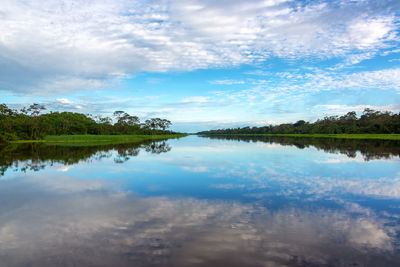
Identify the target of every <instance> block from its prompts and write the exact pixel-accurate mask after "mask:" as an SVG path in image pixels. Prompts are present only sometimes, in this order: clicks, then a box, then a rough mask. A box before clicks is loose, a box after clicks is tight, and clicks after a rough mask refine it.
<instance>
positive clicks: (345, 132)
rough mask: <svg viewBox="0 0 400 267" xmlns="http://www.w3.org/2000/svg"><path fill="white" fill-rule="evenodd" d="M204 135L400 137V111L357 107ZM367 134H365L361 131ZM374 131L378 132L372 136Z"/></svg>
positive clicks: (212, 131) (203, 133)
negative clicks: (360, 110)
mask: <svg viewBox="0 0 400 267" xmlns="http://www.w3.org/2000/svg"><path fill="white" fill-rule="evenodd" d="M198 134H202V135H226V134H253V135H254V134H256V135H260V134H261V135H265V134H267V135H281V134H285V135H298V136H299V135H302V136H312V137H333V136H332V135H337V136H336V137H337V138H361V139H364V138H368V136H369V138H374V139H376V138H377V139H398V138H399V136H398V135H396V134H400V113H399V114H394V113H392V112H388V111H384V112H381V111H375V110H372V109H368V108H367V109H365V110H364V112H363V113H362V115H361V116H360V117H357V114H356V112H355V111H352V112H348V113H347V114H346V115H344V116H340V117H339V116H331V117H325V118H324V119H319V120H317V121H316V122H314V123H310V122H306V121H304V120H299V121H297V122H296V123H285V124H280V125H275V126H274V125H267V126H263V127H244V128H233V129H219V130H210V131H204V132H199V133H198ZM360 134H364V135H360ZM371 134H373V135H374V136H371Z"/></svg>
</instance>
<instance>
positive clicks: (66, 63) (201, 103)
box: [0, 0, 400, 131]
mask: <svg viewBox="0 0 400 267" xmlns="http://www.w3.org/2000/svg"><path fill="white" fill-rule="evenodd" d="M0 96H1V100H0V102H4V103H7V104H9V105H10V106H13V107H16V108H17V107H21V106H22V105H28V104H30V103H32V102H39V103H43V104H45V105H46V106H47V108H48V109H51V110H59V111H63V110H66V111H75V112H81V113H92V114H104V115H111V113H112V112H113V111H114V110H117V109H118V110H124V111H127V112H128V113H130V114H134V115H138V116H139V117H141V118H142V119H146V118H149V117H154V116H157V117H163V118H168V119H170V120H171V121H173V123H174V126H173V127H174V129H175V130H182V131H198V130H205V129H212V128H218V127H231V126H244V125H263V124H267V123H282V122H291V121H296V120H298V119H306V120H310V121H313V120H315V119H316V118H318V117H323V116H325V115H333V114H335V115H336V114H338V115H340V114H343V113H346V112H347V111H350V110H355V111H357V112H359V113H361V112H362V110H363V109H364V108H365V107H369V108H374V109H380V110H390V111H394V112H399V111H400V104H399V103H400V2H399V1H397V0H393V1H392V0H375V1H372V0H371V1H368V0H353V1H352V0H341V1H340V0H338V1H335V0H331V1H312V0H306V1H290V0H288V1H286V0H264V1H261V0H251V1H238V0H219V1H212V0H201V1H200V0H185V1H183V0H154V1H153V0H151V1H135V0H96V1H95V0H43V1H35V0H2V1H1V5H0Z"/></svg>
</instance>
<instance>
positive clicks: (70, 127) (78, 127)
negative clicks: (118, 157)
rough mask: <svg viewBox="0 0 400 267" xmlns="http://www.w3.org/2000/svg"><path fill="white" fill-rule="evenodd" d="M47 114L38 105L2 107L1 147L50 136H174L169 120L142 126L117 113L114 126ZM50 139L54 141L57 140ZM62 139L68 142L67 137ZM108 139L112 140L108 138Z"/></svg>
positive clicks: (93, 118) (93, 119)
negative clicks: (16, 107) (17, 108)
mask: <svg viewBox="0 0 400 267" xmlns="http://www.w3.org/2000/svg"><path fill="white" fill-rule="evenodd" d="M45 110H46V108H45V107H44V106H43V105H40V104H36V103H35V104H32V105H30V106H29V107H28V108H23V109H21V110H19V111H18V110H13V109H11V108H9V107H8V106H7V105H6V104H0V143H4V142H9V141H15V140H38V139H43V138H44V137H45V136H49V135H87V134H88V135H98V136H100V135H171V134H174V132H171V131H168V130H167V129H168V128H169V127H170V126H171V122H170V121H169V120H166V119H160V118H151V119H148V120H146V121H145V122H144V123H141V122H140V120H139V118H138V117H137V116H132V115H129V114H128V113H126V112H124V111H115V112H114V114H113V117H114V121H115V123H113V119H112V118H109V117H102V116H92V115H85V114H81V113H75V112H49V113H43V111H45ZM49 138H53V139H54V138H55V137H49ZM62 138H64V139H65V137H62ZM79 138H81V137H79ZM89 138H93V137H86V138H85V140H86V139H89ZM100 138H102V137H100ZM135 138H136V137H135ZM137 138H141V137H137ZM108 139H110V137H107V140H108ZM120 139H121V138H120ZM125 139H126V138H125Z"/></svg>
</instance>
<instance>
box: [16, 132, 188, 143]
mask: <svg viewBox="0 0 400 267" xmlns="http://www.w3.org/2000/svg"><path fill="white" fill-rule="evenodd" d="M184 136H186V135H185V134H165V135H49V136H46V137H45V138H44V139H41V140H17V141H11V142H10V143H12V144H22V143H46V144H92V143H94V144H122V143H139V142H144V141H158V140H166V139H171V138H181V137H184Z"/></svg>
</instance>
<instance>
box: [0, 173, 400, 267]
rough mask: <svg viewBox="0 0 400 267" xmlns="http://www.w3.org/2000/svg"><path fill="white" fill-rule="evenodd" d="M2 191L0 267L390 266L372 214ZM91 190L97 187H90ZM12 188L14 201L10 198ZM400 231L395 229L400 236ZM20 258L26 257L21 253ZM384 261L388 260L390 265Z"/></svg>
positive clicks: (36, 187) (391, 229) (384, 228)
mask: <svg viewBox="0 0 400 267" xmlns="http://www.w3.org/2000/svg"><path fill="white" fill-rule="evenodd" d="M48 179H54V177H52V178H50V177H42V178H40V179H38V180H36V183H30V184H28V183H24V182H22V181H16V180H13V181H7V183H3V186H2V187H1V188H0V195H1V201H2V205H1V209H0V258H1V259H2V262H1V264H0V265H1V266H26V265H29V266H66V265H68V266H70V265H73V266H132V264H134V265H135V266H151V265H164V266H188V265H194V266H212V265H214V266H220V265H226V266H265V265H267V266H282V265H291V266H317V265H318V266H320V265H326V266H364V265H366V264H368V265H372V266H378V265H379V266H384V265H385V264H386V265H388V266H390V265H392V266H394V265H395V263H396V262H397V263H398V262H399V257H398V256H397V255H396V254H395V248H394V246H395V244H394V242H393V241H394V239H395V236H394V234H395V230H396V227H395V226H393V225H390V224H388V223H387V219H385V218H379V217H377V216H376V215H374V213H373V212H372V211H368V210H363V209H361V208H359V207H354V206H344V208H343V209H332V208H326V207H319V208H315V207H307V206H306V207H304V206H303V207H299V206H297V205H296V204H295V203H293V204H292V205H287V206H284V207H281V208H280V209H275V208H272V207H265V206H264V205H260V204H258V203H240V202H236V201H222V200H207V199H203V200H201V199H195V198H182V197H177V198H166V197H149V198H138V197H135V196H133V195H130V194H126V193H123V192H121V191H118V190H117V189H116V190H107V188H109V185H107V183H105V184H100V185H99V184H97V186H96V187H93V186H92V185H90V183H92V182H91V181H86V182H82V180H74V179H73V178H71V179H70V182H71V183H76V184H77V185H76V186H75V187H73V189H71V190H65V188H64V189H63V190H62V191H60V188H62V187H63V185H62V184H63V183H64V182H65V181H64V180H60V181H59V182H60V185H59V186H54V183H53V184H51V185H49V184H48ZM96 183H97V182H96ZM10 188H12V193H10V191H9V190H10ZM397 230H398V229H397ZM22 251H23V253H21V252H22ZM389 256H391V257H389Z"/></svg>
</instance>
